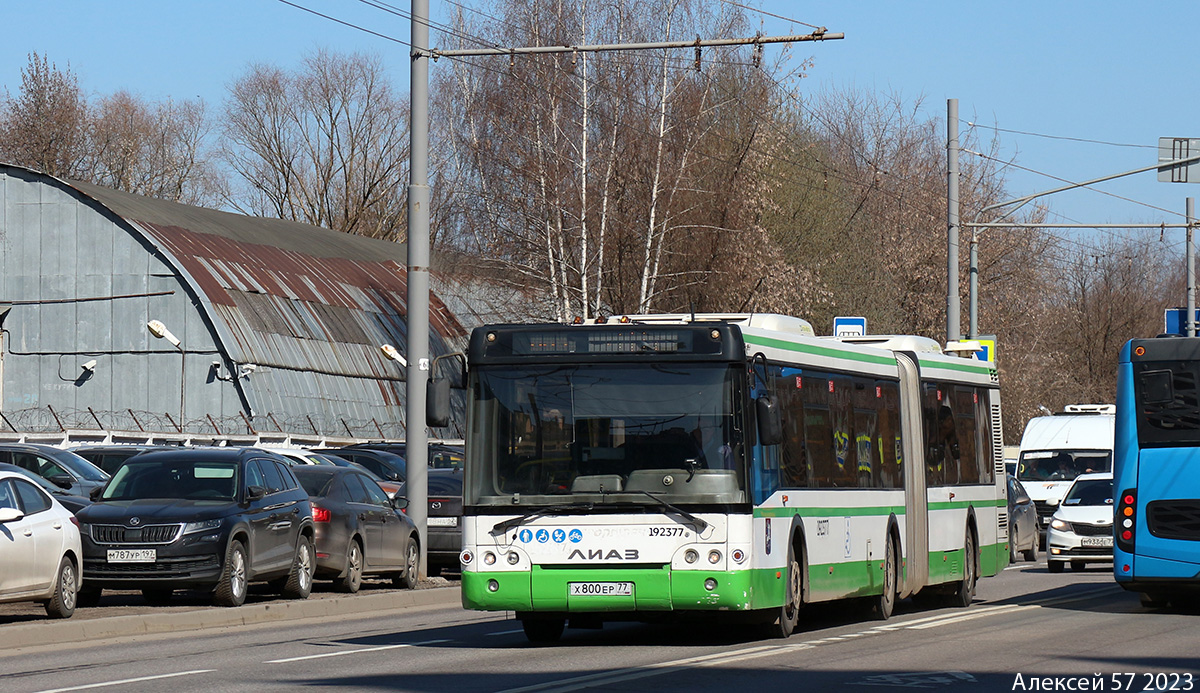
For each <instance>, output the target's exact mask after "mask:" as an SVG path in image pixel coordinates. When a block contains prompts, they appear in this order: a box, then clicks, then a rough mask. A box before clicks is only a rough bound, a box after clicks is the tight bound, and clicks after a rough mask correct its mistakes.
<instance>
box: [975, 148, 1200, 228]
mask: <svg viewBox="0 0 1200 693" xmlns="http://www.w3.org/2000/svg"><path fill="white" fill-rule="evenodd" d="M1193 161H1200V154H1197V155H1196V156H1189V157H1187V158H1186V159H1175V160H1174V161H1160V162H1159V163H1157V164H1154V165H1153V166H1143V167H1142V168H1135V169H1133V170H1132V171H1125V172H1124V173H1114V174H1112V175H1111V176H1102V177H1100V178H1093V179H1092V180H1088V181H1084V182H1082V183H1071V184H1070V185H1064V186H1062V187H1058V188H1055V189H1053V190H1046V191H1043V192H1039V193H1034V194H1032V195H1026V196H1025V197H1017V198H1014V199H1012V200H1006V201H1004V202H997V203H996V204H994V205H988V206H987V207H984V208H983V209H981V210H979V214H984V213H985V212H990V211H992V210H993V209H1000V208H1001V207H1007V206H1009V205H1015V204H1017V203H1018V202H1028V201H1030V200H1033V199H1037V198H1039V197H1045V196H1047V195H1053V194H1054V193H1060V192H1063V191H1064V190H1073V189H1075V188H1086V187H1087V186H1089V185H1093V184H1095V183H1103V182H1104V181H1106V180H1112V179H1114V178H1123V177H1125V176H1132V175H1133V174H1135V173H1145V172H1146V171H1156V170H1158V169H1160V168H1167V167H1169V166H1176V165H1179V164H1188V163H1191V162H1193ZM985 226H986V224H985Z"/></svg>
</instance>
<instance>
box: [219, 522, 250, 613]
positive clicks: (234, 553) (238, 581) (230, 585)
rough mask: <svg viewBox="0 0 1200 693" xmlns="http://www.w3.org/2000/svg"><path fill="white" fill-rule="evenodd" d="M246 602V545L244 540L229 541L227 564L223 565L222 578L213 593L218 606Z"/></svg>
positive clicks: (237, 604) (226, 552)
mask: <svg viewBox="0 0 1200 693" xmlns="http://www.w3.org/2000/svg"><path fill="white" fill-rule="evenodd" d="M245 602H246V547H244V546H242V542H240V541H238V540H236V539H235V540H233V541H231V542H229V549H227V550H226V551H225V565H223V566H221V579H220V581H219V582H217V589H216V591H215V592H214V593H213V603H215V604H216V605H217V606H241V605H242V604H244V603H245Z"/></svg>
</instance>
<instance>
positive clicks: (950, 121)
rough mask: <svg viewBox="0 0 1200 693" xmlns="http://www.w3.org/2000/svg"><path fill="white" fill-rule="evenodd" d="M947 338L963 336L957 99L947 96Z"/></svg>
mask: <svg viewBox="0 0 1200 693" xmlns="http://www.w3.org/2000/svg"><path fill="white" fill-rule="evenodd" d="M946 161H947V164H948V165H947V167H946V227H947V232H946V341H947V342H954V341H957V340H958V339H959V337H961V336H962V332H961V330H962V319H961V317H960V316H959V311H960V308H961V306H960V305H959V298H958V99H947V100H946Z"/></svg>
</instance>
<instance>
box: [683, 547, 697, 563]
mask: <svg viewBox="0 0 1200 693" xmlns="http://www.w3.org/2000/svg"><path fill="white" fill-rule="evenodd" d="M683 560H685V561H687V562H688V563H695V562H696V561H698V560H700V554H698V553H696V549H688V550H687V551H684V552H683Z"/></svg>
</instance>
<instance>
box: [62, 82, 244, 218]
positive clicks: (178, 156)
mask: <svg viewBox="0 0 1200 693" xmlns="http://www.w3.org/2000/svg"><path fill="white" fill-rule="evenodd" d="M209 131H210V125H209V121H208V119H207V117H206V115H205V108H204V104H203V102H201V101H183V102H180V103H175V102H172V101H167V102H165V103H160V104H151V103H147V102H146V101H144V100H142V99H140V98H137V97H135V96H132V95H131V94H129V93H128V92H123V91H122V92H117V93H116V94H113V95H112V96H108V97H105V98H102V99H101V100H100V102H99V104H98V105H97V106H96V108H95V112H94V114H93V117H92V121H91V127H90V131H89V138H88V145H89V146H88V151H87V156H86V161H87V162H88V165H87V169H88V172H89V178H90V179H91V180H92V181H93V182H95V183H97V184H99V185H105V186H108V187H111V188H115V189H117V190H124V191H126V192H131V193H135V194H138V195H146V196H148V197H157V198H160V199H164V200H172V201H175V202H182V203H184V204H194V205H205V206H212V205H215V204H217V203H218V202H219V200H220V193H219V187H218V186H219V179H218V176H217V173H216V171H215V168H214V166H213V164H212V162H211V161H210V160H209V159H208V157H207V153H206V148H205V141H206V137H207V135H208V133H209Z"/></svg>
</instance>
